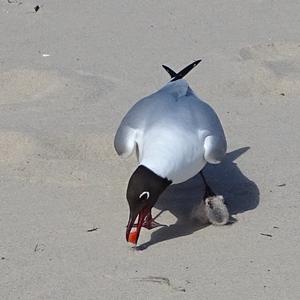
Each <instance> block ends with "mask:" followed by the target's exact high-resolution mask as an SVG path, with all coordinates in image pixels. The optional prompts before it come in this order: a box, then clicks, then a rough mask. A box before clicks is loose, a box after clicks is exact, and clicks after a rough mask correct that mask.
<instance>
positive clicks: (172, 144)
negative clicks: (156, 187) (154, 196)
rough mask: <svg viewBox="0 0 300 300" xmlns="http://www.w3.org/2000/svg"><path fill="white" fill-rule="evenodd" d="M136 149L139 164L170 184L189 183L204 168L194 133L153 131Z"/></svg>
mask: <svg viewBox="0 0 300 300" xmlns="http://www.w3.org/2000/svg"><path fill="white" fill-rule="evenodd" d="M139 148H140V149H139V152H140V164H142V165H144V166H146V167H148V168H149V169H151V170H152V171H153V172H155V173H156V174H157V175H159V176H162V177H164V178H168V179H169V180H172V182H173V183H180V182H183V181H186V180H188V179H189V178H191V177H193V176H194V175H196V174H197V173H198V172H199V171H200V170H201V169H202V168H203V167H204V165H205V160H204V158H203V153H204V149H203V143H201V141H200V139H199V136H198V134H197V132H196V131H187V130H184V129H180V128H170V127H168V128H165V127H164V126H160V127H159V128H153V129H152V130H149V131H147V132H145V134H144V136H143V140H142V141H140V143H139Z"/></svg>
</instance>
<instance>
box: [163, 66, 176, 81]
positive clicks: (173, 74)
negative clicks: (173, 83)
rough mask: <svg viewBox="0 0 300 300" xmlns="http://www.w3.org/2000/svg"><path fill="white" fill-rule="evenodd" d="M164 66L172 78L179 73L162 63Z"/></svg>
mask: <svg viewBox="0 0 300 300" xmlns="http://www.w3.org/2000/svg"><path fill="white" fill-rule="evenodd" d="M162 67H163V68H164V69H165V70H166V71H167V72H168V74H169V75H170V76H171V78H173V77H175V76H176V75H177V73H176V72H175V71H173V70H172V69H171V68H169V67H168V66H166V65H162Z"/></svg>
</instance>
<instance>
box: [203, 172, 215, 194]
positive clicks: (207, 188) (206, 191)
mask: <svg viewBox="0 0 300 300" xmlns="http://www.w3.org/2000/svg"><path fill="white" fill-rule="evenodd" d="M200 175H201V177H202V180H203V182H204V185H205V193H204V199H206V198H208V197H214V196H216V193H215V192H213V190H212V189H211V188H210V186H209V185H208V184H207V182H206V180H205V177H204V175H203V172H202V170H201V171H200Z"/></svg>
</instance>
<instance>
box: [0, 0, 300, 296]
mask: <svg viewBox="0 0 300 300" xmlns="http://www.w3.org/2000/svg"><path fill="white" fill-rule="evenodd" d="M36 5H39V7H40V9H39V10H38V11H37V12H36V13H35V11H34V7H35V6H36ZM299 11H300V6H299V2H298V1H275V0H274V1H271V0H266V1H261V0H253V1H211V0H210V1H209V0H205V1H83V0H81V1H80V0H76V1H74V0H73V1H71V0H67V1H59V0H52V1H38V0H36V1H31V0H29V1H26V0H23V1H21V0H11V1H6V0H2V1H1V2H0V107H1V109H0V187H1V201H0V207H1V210H0V228H1V230H0V298H1V299H209V300H210V299H212V300H218V299H222V300H223V299H291V300H294V299H297V298H299V295H300V285H299V282H300V276H299V275H300V268H299V265H300V251H299V242H300V238H299V229H298V226H299V225H300V224H299V196H300V190H299V176H300V166H299V161H300V152H299V146H300V135H299V128H300V121H299V120H300V119H299V113H300V102H299V97H300V67H299V66H300V39H299V30H300V19H299ZM194 59H202V60H203V61H202V62H201V64H200V65H199V66H198V67H197V68H196V69H195V70H193V71H192V72H191V73H190V74H189V75H188V76H187V79H188V81H189V83H190V85H191V87H192V88H193V89H194V90H195V91H196V92H197V93H198V95H199V96H200V97H201V98H202V99H204V100H206V101H207V102H208V103H210V105H212V106H213V107H214V109H215V110H216V111H217V113H218V114H219V116H220V118H221V120H222V123H223V125H224V129H225V131H226V136H227V139H228V145H229V147H228V154H227V156H226V159H225V160H224V162H223V163H222V164H220V165H218V166H208V167H207V169H206V170H205V174H206V176H207V180H208V182H209V183H210V184H211V186H212V187H213V188H214V189H215V190H216V191H217V192H218V193H220V194H223V195H224V197H225V199H226V201H227V203H228V207H229V209H230V212H231V214H232V215H233V217H234V218H235V219H236V220H237V221H236V222H235V223H234V224H233V225H230V226H221V227H220V226H219V227H216V226H206V227H201V228H200V227H197V226H195V224H193V223H191V222H190V218H189V216H190V215H191V212H192V211H193V209H194V208H195V205H197V204H199V201H200V200H201V197H202V194H203V185H202V183H201V180H200V178H199V177H195V178H193V179H191V180H190V181H188V182H186V183H184V184H181V185H178V186H173V187H172V188H170V189H169V190H167V191H166V192H165V193H164V195H163V196H162V197H161V199H160V201H159V203H157V205H156V210H155V211H156V213H159V212H160V211H162V213H161V215H160V216H159V217H158V219H157V220H158V221H159V222H160V223H163V224H166V225H168V226H166V227H162V228H159V229H156V230H152V231H147V230H142V233H141V237H140V241H139V243H140V251H136V250H133V249H131V248H130V247H129V246H128V245H127V243H126V241H125V225H126V223H127V218H128V207H127V202H126V198H125V192H126V186H127V181H128V178H129V176H130V174H131V172H132V171H133V170H134V168H135V166H136V160H135V158H134V157H132V158H130V159H126V160H124V159H121V158H119V157H118V156H117V155H116V153H115V152H114V149H113V138H114V133H115V131H116V128H117V127H118V125H119V122H120V120H121V118H122V116H123V115H124V114H125V113H126V111H127V110H128V109H129V108H130V107H131V105H133V104H134V103H135V102H136V101H137V100H138V99H140V98H141V97H143V96H145V95H148V94H150V93H152V92H154V91H155V90H157V89H158V88H159V87H161V86H162V85H163V84H165V83H166V82H167V80H168V75H167V73H166V72H165V71H164V70H163V69H162V68H161V64H166V65H169V66H170V67H172V68H174V69H175V70H179V69H180V68H182V67H184V66H186V65H187V64H189V63H190V62H192V61H193V60H194ZM91 229H95V230H92V231H88V230H91Z"/></svg>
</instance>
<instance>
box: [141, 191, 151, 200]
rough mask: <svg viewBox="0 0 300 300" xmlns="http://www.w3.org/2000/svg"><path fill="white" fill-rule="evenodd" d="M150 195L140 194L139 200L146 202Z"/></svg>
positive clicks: (146, 193) (147, 193)
mask: <svg viewBox="0 0 300 300" xmlns="http://www.w3.org/2000/svg"><path fill="white" fill-rule="evenodd" d="M149 197H150V193H149V192H142V193H141V194H140V196H139V198H140V199H143V200H146V199H149Z"/></svg>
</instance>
